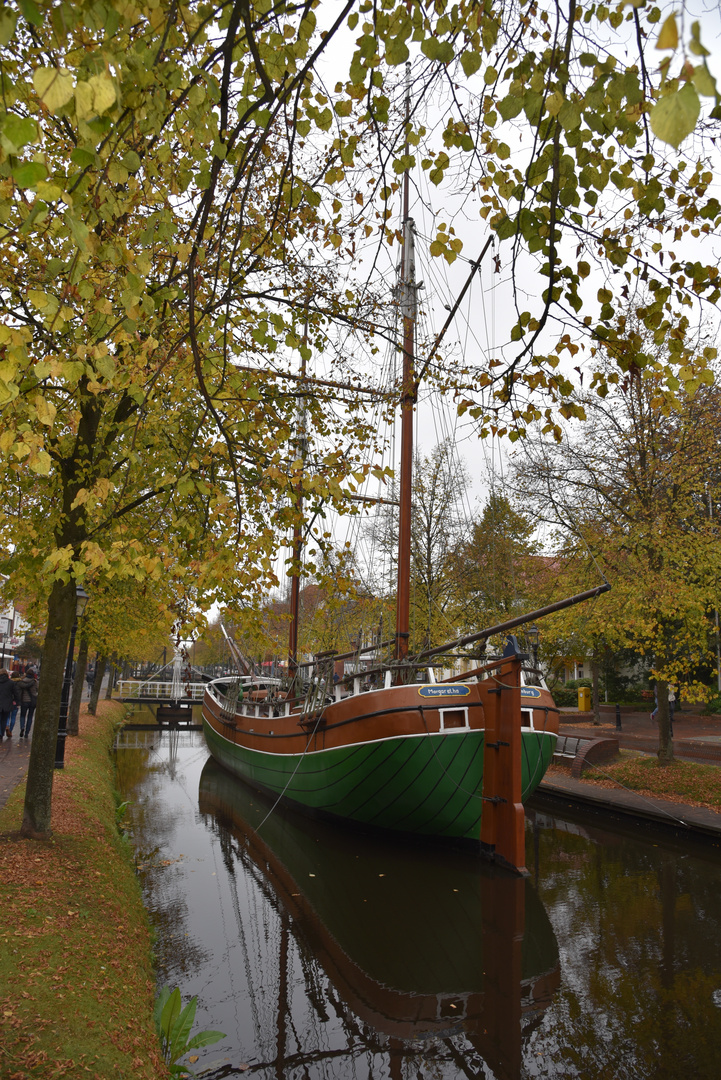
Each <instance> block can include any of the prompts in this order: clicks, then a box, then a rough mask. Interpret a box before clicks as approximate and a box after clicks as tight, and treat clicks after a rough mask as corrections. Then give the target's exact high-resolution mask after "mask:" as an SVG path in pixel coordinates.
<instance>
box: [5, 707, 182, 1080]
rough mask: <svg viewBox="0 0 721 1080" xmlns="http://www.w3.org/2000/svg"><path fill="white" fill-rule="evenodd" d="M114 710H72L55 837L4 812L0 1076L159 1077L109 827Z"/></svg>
mask: <svg viewBox="0 0 721 1080" xmlns="http://www.w3.org/2000/svg"><path fill="white" fill-rule="evenodd" d="M122 717H123V709H122V706H120V705H119V704H118V703H114V702H109V701H108V702H101V703H100V704H99V705H98V715H97V717H92V716H88V715H87V713H85V712H84V711H83V712H81V715H80V731H81V734H80V735H79V736H78V737H77V738H69V739H68V740H67V750H66V767H65V769H64V770H63V771H62V772H56V774H55V777H54V785H53V818H52V829H53V837H52V839H51V840H48V841H36V840H24V839H21V838H20V837H19V836H18V834H17V831H16V830H17V829H18V827H19V824H20V820H21V817H22V804H23V798H24V784H22V785H21V786H20V788H18V789H16V790H15V791H14V792H13V794H12V796H11V797H10V800H9V802H8V803H7V805H6V806H5V808H4V809H3V810H2V811H0V903H1V904H2V907H1V908H0V910H2V920H0V1018H1V1019H2V1038H1V1039H0V1077H2V1078H3V1080H35V1078H38V1080H39V1078H42V1080H55V1078H56V1077H57V1078H60V1077H73V1078H75V1077H87V1078H97V1080H101V1078H102V1080H107V1078H117V1080H165V1078H167V1077H168V1075H169V1074H168V1071H167V1069H166V1067H165V1065H164V1064H163V1062H162V1060H161V1058H160V1054H159V1046H158V1040H157V1036H156V1033H155V1029H154V1026H153V1022H152V1008H153V999H154V994H155V982H154V979H153V972H152V964H151V958H152V952H151V936H150V929H149V926H148V922H147V919H146V915H145V910H144V908H143V904H142V899H141V895H140V889H139V886H138V882H137V879H136V876H135V872H134V868H133V865H132V860H131V855H130V851H129V849H128V847H127V844H126V842H125V841H124V840H123V838H122V836H121V835H120V833H119V832H118V829H117V827H116V816H115V801H114V798H113V780H114V777H113V767H112V762H111V759H110V754H109V747H110V743H111V739H112V732H113V728H114V725H115V723H116V722H117V721H119V720H121V719H122Z"/></svg>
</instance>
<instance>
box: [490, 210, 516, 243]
mask: <svg viewBox="0 0 721 1080" xmlns="http://www.w3.org/2000/svg"><path fill="white" fill-rule="evenodd" d="M493 228H494V229H495V231H496V236H497V237H498V239H499V240H510V238H511V237H512V236H515V235H516V223H515V221H514V220H513V219H512V218H509V216H508V214H504V215H503V217H502V218H501V220H500V221H499V222H498V223H497V224H496V225H494V226H493Z"/></svg>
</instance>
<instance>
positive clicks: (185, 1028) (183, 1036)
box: [153, 986, 225, 1076]
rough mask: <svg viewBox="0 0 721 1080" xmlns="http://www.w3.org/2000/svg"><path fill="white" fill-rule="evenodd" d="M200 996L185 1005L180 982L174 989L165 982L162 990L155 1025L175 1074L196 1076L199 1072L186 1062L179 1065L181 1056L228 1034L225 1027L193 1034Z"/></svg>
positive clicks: (155, 1014)
mask: <svg viewBox="0 0 721 1080" xmlns="http://www.w3.org/2000/svg"><path fill="white" fill-rule="evenodd" d="M197 1005H198V999H197V998H196V997H192V998H191V999H190V1001H189V1002H188V1004H187V1005H186V1006H185V1007H183V1002H182V999H181V997H180V990H178V988H177V986H176V987H175V989H174V990H171V989H170V987H169V986H164V987H163V988H162V989H161V991H160V993H159V994H158V997H157V1000H156V1002H155V1009H154V1011H153V1018H154V1020H155V1026H156V1028H157V1029H158V1037H159V1039H160V1049H161V1053H162V1054H163V1057H164V1058H165V1061H166V1062H167V1064H168V1067H169V1069H170V1073H171V1076H194V1075H195V1073H193V1071H192V1070H191V1069H189V1068H188V1067H187V1066H186V1065H178V1064H177V1062H178V1059H179V1058H181V1057H183V1056H184V1055H185V1054H188V1053H190V1051H191V1050H198V1049H200V1048H202V1047H204V1046H211V1045H212V1043H215V1042H218V1041H219V1040H220V1039H224V1038H225V1032H223V1031H199V1032H198V1033H197V1034H196V1035H193V1037H192V1038H189V1035H190V1032H191V1029H192V1027H193V1021H194V1020H195V1010H196V1008H197Z"/></svg>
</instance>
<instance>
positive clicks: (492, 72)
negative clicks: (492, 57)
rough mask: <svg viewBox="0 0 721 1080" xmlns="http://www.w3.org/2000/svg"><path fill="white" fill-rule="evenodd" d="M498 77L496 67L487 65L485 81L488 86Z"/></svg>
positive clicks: (484, 73)
mask: <svg viewBox="0 0 721 1080" xmlns="http://www.w3.org/2000/svg"><path fill="white" fill-rule="evenodd" d="M497 78H498V72H497V71H496V69H495V68H494V67H487V68H486V70H485V71H484V72H483V81H484V83H485V84H486V86H491V84H492V83H494V82H495V81H496V79H497Z"/></svg>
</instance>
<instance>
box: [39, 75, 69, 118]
mask: <svg viewBox="0 0 721 1080" xmlns="http://www.w3.org/2000/svg"><path fill="white" fill-rule="evenodd" d="M33 86H34V87H35V91H36V93H37V95H38V97H39V98H40V99H41V101H42V103H43V105H44V106H45V107H46V109H49V110H50V112H58V110H59V109H62V107H63V105H67V103H68V102H69V101H70V100H71V99H72V96H73V76H72V73H71V72H70V71H68V69H67V68H54V67H51V68H48V67H41V68H36V70H35V72H34V74H33Z"/></svg>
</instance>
